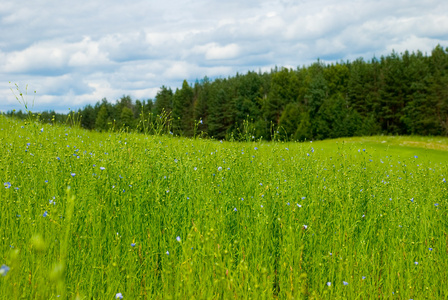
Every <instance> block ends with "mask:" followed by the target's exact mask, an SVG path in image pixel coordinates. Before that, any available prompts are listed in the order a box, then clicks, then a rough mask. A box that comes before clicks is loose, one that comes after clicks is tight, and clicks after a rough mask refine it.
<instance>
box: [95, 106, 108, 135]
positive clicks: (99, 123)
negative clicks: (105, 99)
mask: <svg viewBox="0 0 448 300" xmlns="http://www.w3.org/2000/svg"><path fill="white" fill-rule="evenodd" d="M109 120H110V119H109V114H108V111H107V107H106V105H101V108H100V110H99V112H98V115H97V116H96V120H95V129H97V130H98V131H107V130H108V129H109V124H108V123H109Z"/></svg>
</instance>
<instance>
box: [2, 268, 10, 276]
mask: <svg viewBox="0 0 448 300" xmlns="http://www.w3.org/2000/svg"><path fill="white" fill-rule="evenodd" d="M8 271H9V267H8V266H7V265H2V266H1V267H0V275H2V276H6V274H8Z"/></svg>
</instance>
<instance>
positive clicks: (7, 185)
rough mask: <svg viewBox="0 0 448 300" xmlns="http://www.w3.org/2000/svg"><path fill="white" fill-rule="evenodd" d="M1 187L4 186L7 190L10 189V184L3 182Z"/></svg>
mask: <svg viewBox="0 0 448 300" xmlns="http://www.w3.org/2000/svg"><path fill="white" fill-rule="evenodd" d="M3 185H4V186H5V188H7V189H9V188H11V183H10V182H5V183H4V184H3Z"/></svg>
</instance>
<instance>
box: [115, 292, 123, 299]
mask: <svg viewBox="0 0 448 300" xmlns="http://www.w3.org/2000/svg"><path fill="white" fill-rule="evenodd" d="M115 299H123V295H122V294H121V293H117V294H116V295H115Z"/></svg>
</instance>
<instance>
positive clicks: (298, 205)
mask: <svg viewBox="0 0 448 300" xmlns="http://www.w3.org/2000/svg"><path fill="white" fill-rule="evenodd" d="M297 206H298V207H302V205H300V204H299V203H297ZM305 229H306V228H305Z"/></svg>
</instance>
